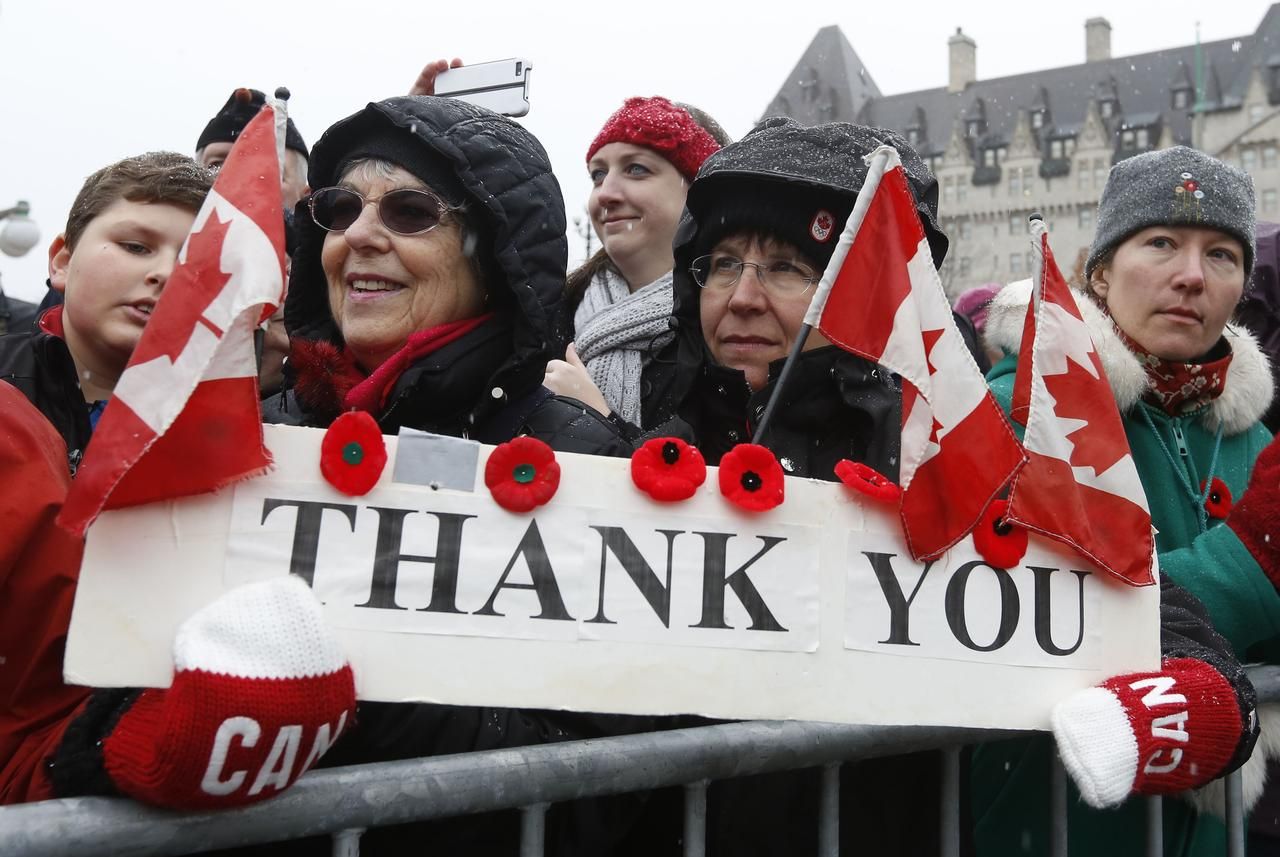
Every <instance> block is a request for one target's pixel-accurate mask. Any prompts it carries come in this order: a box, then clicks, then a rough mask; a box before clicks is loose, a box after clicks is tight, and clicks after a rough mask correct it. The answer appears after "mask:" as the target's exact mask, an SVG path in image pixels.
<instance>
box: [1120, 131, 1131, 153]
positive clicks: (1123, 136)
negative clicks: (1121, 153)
mask: <svg viewBox="0 0 1280 857" xmlns="http://www.w3.org/2000/svg"><path fill="white" fill-rule="evenodd" d="M1120 148H1122V149H1132V148H1133V132H1132V131H1121V132H1120Z"/></svg>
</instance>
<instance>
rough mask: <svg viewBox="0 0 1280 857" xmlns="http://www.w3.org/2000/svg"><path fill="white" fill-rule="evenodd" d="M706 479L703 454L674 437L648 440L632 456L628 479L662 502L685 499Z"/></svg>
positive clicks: (705, 465) (705, 464)
mask: <svg viewBox="0 0 1280 857" xmlns="http://www.w3.org/2000/svg"><path fill="white" fill-rule="evenodd" d="M706 479H707V463H706V462H705V461H703V460H702V453H701V452H698V448H697V447H696V446H690V445H689V444H687V443H685V442H684V441H682V440H680V439H679V438H676V437H655V438H653V439H652V440H647V441H645V442H644V445H642V446H641V447H640V448H639V449H637V450H636V451H635V453H634V454H632V456H631V481H632V482H634V483H635V484H636V487H637V488H639V489H640V490H641V491H643V492H644V493H646V494H648V495H649V496H650V497H652V498H653V499H655V500H657V501H659V502H662V503H671V502H674V501H676V500H688V499H689V498H690V497H692V496H693V493H694V492H695V491H697V490H698V486H699V485H701V484H702V483H703V482H705V481H706Z"/></svg>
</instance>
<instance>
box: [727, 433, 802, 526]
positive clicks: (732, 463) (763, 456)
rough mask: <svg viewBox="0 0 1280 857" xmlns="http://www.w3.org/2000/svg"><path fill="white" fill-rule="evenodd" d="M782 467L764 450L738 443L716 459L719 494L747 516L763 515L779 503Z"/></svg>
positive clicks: (783, 489) (783, 486) (749, 444)
mask: <svg viewBox="0 0 1280 857" xmlns="http://www.w3.org/2000/svg"><path fill="white" fill-rule="evenodd" d="M785 484H786V483H785V482H784V480H783V475H782V465H780V464H778V459H776V458H774V457H773V453H772V452H770V451H769V448H768V447H765V446H760V445H758V444H754V443H740V444H738V445H737V446H735V447H734V448H733V449H731V450H729V452H728V453H727V454H726V455H725V456H724V458H722V459H720V493H721V494H723V495H724V496H725V499H727V500H728V501H729V502H730V503H733V504H734V505H735V506H738V507H740V508H743V509H746V510H747V511H749V512H765V511H768V510H769V509H772V508H773V507H774V506H777V505H778V504H780V503H781V502H782V500H783V494H784V491H785Z"/></svg>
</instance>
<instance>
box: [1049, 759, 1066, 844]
mask: <svg viewBox="0 0 1280 857" xmlns="http://www.w3.org/2000/svg"><path fill="white" fill-rule="evenodd" d="M1049 857H1067V769H1066V768H1064V767H1063V766H1062V757H1060V756H1059V755H1058V754H1057V753H1054V754H1053V771H1052V773H1051V774H1050V775H1049Z"/></svg>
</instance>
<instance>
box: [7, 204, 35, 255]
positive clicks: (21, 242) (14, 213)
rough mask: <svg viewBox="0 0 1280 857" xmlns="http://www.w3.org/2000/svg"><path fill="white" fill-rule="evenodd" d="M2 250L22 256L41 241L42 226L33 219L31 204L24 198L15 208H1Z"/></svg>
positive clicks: (8, 253)
mask: <svg viewBox="0 0 1280 857" xmlns="http://www.w3.org/2000/svg"><path fill="white" fill-rule="evenodd" d="M0 220H3V221H5V224H4V227H3V228H0V251H3V252H4V254H5V255H6V256H22V255H24V254H25V253H26V252H27V251H28V250H30V249H31V248H32V247H34V246H36V244H37V243H38V242H39V241H40V227H39V226H37V225H36V222H35V221H34V220H32V219H31V205H30V204H29V203H28V202H27V201H26V200H25V199H24V200H19V201H18V204H17V205H15V206H14V207H13V208H6V209H4V210H0Z"/></svg>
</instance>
